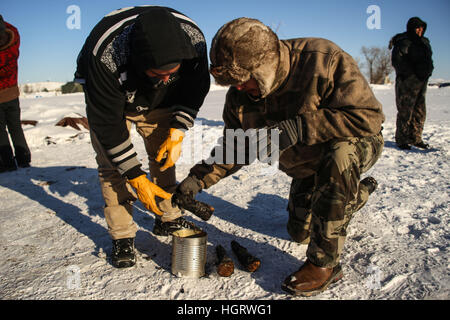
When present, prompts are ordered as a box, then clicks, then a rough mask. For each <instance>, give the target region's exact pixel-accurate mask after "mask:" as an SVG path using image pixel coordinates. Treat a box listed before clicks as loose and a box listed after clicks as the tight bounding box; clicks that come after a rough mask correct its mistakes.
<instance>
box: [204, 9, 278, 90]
mask: <svg viewBox="0 0 450 320" xmlns="http://www.w3.org/2000/svg"><path fill="white" fill-rule="evenodd" d="M210 59H211V70H210V72H211V74H212V75H213V77H214V78H215V80H216V82H217V84H219V85H224V86H226V85H237V84H240V83H244V82H246V81H248V80H249V79H250V78H251V77H253V78H254V79H255V80H256V81H257V83H258V86H259V89H260V91H261V97H262V98H265V97H266V96H267V95H269V94H270V93H271V92H273V91H274V90H275V89H276V87H277V86H278V85H279V81H277V74H278V72H277V71H278V67H279V64H280V41H279V39H278V37H277V35H276V34H275V33H274V32H273V31H272V30H271V29H270V28H269V27H267V26H266V25H264V24H263V23H262V22H261V21H259V20H256V19H251V18H238V19H235V20H232V21H230V22H228V23H226V24H225V25H223V26H222V27H221V28H220V29H219V31H218V32H217V33H216V35H215V36H214V38H213V40H212V43H211V50H210Z"/></svg>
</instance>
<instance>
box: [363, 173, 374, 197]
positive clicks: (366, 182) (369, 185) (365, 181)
mask: <svg viewBox="0 0 450 320" xmlns="http://www.w3.org/2000/svg"><path fill="white" fill-rule="evenodd" d="M361 184H363V185H365V186H366V187H367V189H368V190H369V195H370V194H372V193H373V192H374V191H375V189H376V188H377V187H378V182H377V180H375V178H374V177H367V178H364V179H363V180H361Z"/></svg>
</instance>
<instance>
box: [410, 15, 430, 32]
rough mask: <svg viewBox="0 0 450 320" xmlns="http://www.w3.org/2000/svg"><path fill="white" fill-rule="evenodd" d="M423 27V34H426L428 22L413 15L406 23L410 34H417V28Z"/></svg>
mask: <svg viewBox="0 0 450 320" xmlns="http://www.w3.org/2000/svg"><path fill="white" fill-rule="evenodd" d="M419 27H423V35H422V36H425V31H427V23H426V22H425V21H423V20H421V19H420V18H419V17H412V18H411V19H409V20H408V23H407V24H406V32H407V33H408V34H416V28H419Z"/></svg>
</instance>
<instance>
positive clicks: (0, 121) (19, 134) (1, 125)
mask: <svg viewBox="0 0 450 320" xmlns="http://www.w3.org/2000/svg"><path fill="white" fill-rule="evenodd" d="M8 133H9V135H8ZM10 137H11V141H12V143H13V146H14V153H13V149H12V148H11V144H10V140H9V138H10ZM16 161H17V164H16ZM30 161H31V153H30V149H29V148H28V144H27V141H26V139H25V135H24V133H23V130H22V125H21V123H20V106H19V98H16V99H14V100H11V101H7V102H3V103H0V172H5V171H12V170H16V169H17V166H19V167H28V166H30Z"/></svg>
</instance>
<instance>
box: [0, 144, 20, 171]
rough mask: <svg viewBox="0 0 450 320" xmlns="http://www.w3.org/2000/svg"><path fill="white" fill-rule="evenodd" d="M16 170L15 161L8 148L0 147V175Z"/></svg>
mask: <svg viewBox="0 0 450 320" xmlns="http://www.w3.org/2000/svg"><path fill="white" fill-rule="evenodd" d="M14 170H17V165H16V160H15V159H14V155H13V153H12V149H11V147H10V146H1V147H0V173H1V172H6V171H14Z"/></svg>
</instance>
